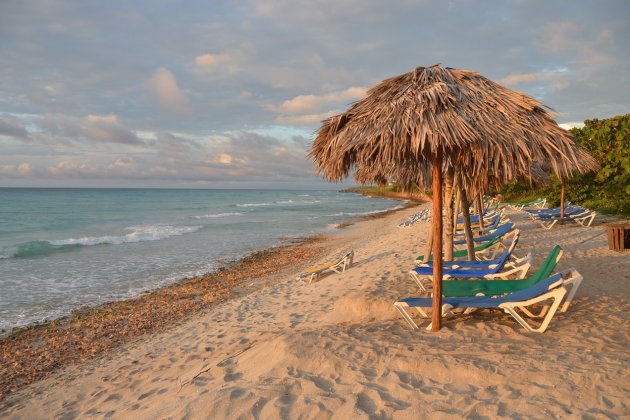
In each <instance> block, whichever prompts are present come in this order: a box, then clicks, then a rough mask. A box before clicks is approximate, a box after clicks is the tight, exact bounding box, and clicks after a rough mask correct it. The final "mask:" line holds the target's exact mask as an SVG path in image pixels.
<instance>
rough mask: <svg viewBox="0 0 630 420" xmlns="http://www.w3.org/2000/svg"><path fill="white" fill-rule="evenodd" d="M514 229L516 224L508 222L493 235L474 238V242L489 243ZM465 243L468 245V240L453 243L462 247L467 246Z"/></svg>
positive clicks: (458, 240) (457, 240)
mask: <svg viewBox="0 0 630 420" xmlns="http://www.w3.org/2000/svg"><path fill="white" fill-rule="evenodd" d="M512 229H514V223H512V222H507V223H504V224H502V225H501V226H499V227H498V228H497V229H495V230H494V232H492V233H488V234H486V235H482V236H476V237H474V238H473V241H474V242H487V241H490V240H492V239H494V238H497V237H500V236H503V235H505V234H506V233H508V232H509V231H511V230H512ZM465 243H466V239H456V240H454V241H453V244H454V245H461V244H465Z"/></svg>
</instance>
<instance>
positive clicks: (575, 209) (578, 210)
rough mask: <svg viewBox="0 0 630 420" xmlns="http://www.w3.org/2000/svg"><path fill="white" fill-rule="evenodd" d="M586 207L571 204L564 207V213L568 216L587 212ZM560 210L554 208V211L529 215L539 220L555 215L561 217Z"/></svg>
mask: <svg viewBox="0 0 630 420" xmlns="http://www.w3.org/2000/svg"><path fill="white" fill-rule="evenodd" d="M586 210H588V209H586V208H584V207H580V206H569V207H567V208H566V209H564V215H565V217H566V216H571V215H574V214H580V213H583V212H585V211H586ZM560 214H561V212H560V210H557V211H556V210H554V211H552V212H549V213H539V214H530V215H529V217H530V219H532V220H538V219H552V218H554V217H560Z"/></svg>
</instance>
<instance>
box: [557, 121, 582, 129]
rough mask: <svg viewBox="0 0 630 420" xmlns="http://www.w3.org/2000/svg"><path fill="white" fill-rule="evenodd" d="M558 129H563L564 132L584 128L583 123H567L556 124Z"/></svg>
mask: <svg viewBox="0 0 630 420" xmlns="http://www.w3.org/2000/svg"><path fill="white" fill-rule="evenodd" d="M558 125H559V126H560V127H562V128H564V129H565V130H570V129H572V128H576V127H577V128H582V127H584V122H583V121H569V122H565V123H562V124H558Z"/></svg>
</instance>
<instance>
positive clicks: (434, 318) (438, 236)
mask: <svg viewBox="0 0 630 420" xmlns="http://www.w3.org/2000/svg"><path fill="white" fill-rule="evenodd" d="M431 322H432V327H431V330H432V331H433V332H437V331H440V329H441V328H442V149H438V150H437V152H436V154H435V156H434V160H433V308H432V311H431Z"/></svg>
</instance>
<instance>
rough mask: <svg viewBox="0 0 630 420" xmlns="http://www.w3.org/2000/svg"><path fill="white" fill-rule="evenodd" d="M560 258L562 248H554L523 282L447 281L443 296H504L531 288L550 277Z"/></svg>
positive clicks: (443, 285) (490, 280)
mask: <svg viewBox="0 0 630 420" xmlns="http://www.w3.org/2000/svg"><path fill="white" fill-rule="evenodd" d="M561 257H562V248H560V246H559V245H556V246H554V247H553V248H552V249H551V251H550V252H549V254H548V255H547V257H546V258H545V259H544V261H543V262H542V264H541V265H540V268H539V269H538V271H536V272H535V273H534V274H533V275H532V276H531V277H529V278H527V279H523V280H493V279H491V278H489V277H491V276H488V277H486V278H484V279H477V280H473V279H466V280H448V281H444V282H443V283H442V295H443V296H447V297H450V296H475V295H479V294H482V295H486V296H491V295H492V296H494V295H504V294H506V293H512V292H516V291H518V290H523V289H526V288H528V287H531V286H533V285H534V284H536V283H538V282H539V281H541V280H543V279H546V278H547V277H549V276H551V273H553V271H554V270H555V268H556V266H557V265H558V261H560V258H561Z"/></svg>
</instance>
